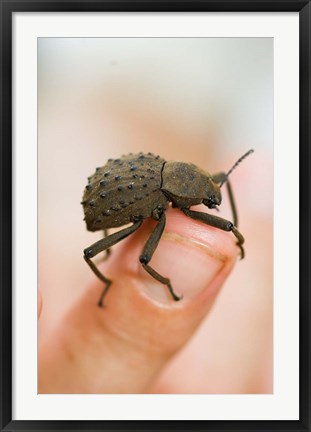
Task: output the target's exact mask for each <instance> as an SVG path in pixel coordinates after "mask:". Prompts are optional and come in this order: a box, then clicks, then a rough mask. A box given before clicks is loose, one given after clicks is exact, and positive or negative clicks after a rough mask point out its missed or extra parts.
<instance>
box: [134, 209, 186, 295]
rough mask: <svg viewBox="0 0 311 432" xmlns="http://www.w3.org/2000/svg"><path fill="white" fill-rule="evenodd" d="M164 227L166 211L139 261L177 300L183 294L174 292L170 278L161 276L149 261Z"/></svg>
mask: <svg viewBox="0 0 311 432" xmlns="http://www.w3.org/2000/svg"><path fill="white" fill-rule="evenodd" d="M164 227H165V213H162V215H161V216H160V219H159V222H158V224H157V225H156V227H155V229H154V230H153V231H152V233H151V235H150V237H149V238H148V240H147V242H146V244H145V246H144V249H143V251H142V254H141V255H140V257H139V261H140V262H141V264H142V266H143V268H144V269H145V270H146V272H148V273H149V274H150V275H151V276H152V277H153V278H155V279H156V280H157V281H159V282H161V283H163V284H164V285H166V286H167V287H168V289H169V292H170V293H171V295H172V297H173V299H174V300H176V301H177V300H180V299H181V298H182V296H178V295H177V294H175V293H174V290H173V287H172V285H171V282H170V280H169V279H168V278H166V277H163V276H161V275H160V274H159V273H157V272H156V271H155V270H154V269H153V268H152V267H150V266H149V265H148V263H149V261H150V260H151V258H152V255H153V254H154V251H155V250H156V248H157V246H158V244H159V241H160V238H161V236H162V234H163V231H164Z"/></svg>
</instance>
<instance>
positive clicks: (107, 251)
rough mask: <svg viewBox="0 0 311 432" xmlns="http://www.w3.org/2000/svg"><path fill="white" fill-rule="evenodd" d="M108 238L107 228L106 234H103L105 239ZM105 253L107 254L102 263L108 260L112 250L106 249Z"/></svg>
mask: <svg viewBox="0 0 311 432" xmlns="http://www.w3.org/2000/svg"><path fill="white" fill-rule="evenodd" d="M106 237H108V230H107V228H105V229H104V232H103V238H106ZM105 252H106V253H105V256H103V258H102V261H106V260H107V259H108V257H109V255H110V254H111V248H108V249H106V250H105Z"/></svg>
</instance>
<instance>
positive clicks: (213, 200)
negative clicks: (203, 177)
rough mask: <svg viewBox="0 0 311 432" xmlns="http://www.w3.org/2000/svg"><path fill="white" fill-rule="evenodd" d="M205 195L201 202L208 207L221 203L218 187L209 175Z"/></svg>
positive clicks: (214, 206) (212, 207)
mask: <svg viewBox="0 0 311 432" xmlns="http://www.w3.org/2000/svg"><path fill="white" fill-rule="evenodd" d="M206 195H207V198H205V199H203V204H204V205H206V206H207V207H208V208H209V209H214V208H216V207H217V206H219V205H220V204H221V199H222V197H221V192H220V187H219V186H218V185H217V184H216V183H214V182H213V180H212V179H211V178H210V177H209V178H208V181H207V189H206Z"/></svg>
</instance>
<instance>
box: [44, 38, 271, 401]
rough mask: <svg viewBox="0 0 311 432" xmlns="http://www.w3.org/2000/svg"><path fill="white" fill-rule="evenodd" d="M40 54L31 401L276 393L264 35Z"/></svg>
mask: <svg viewBox="0 0 311 432" xmlns="http://www.w3.org/2000/svg"><path fill="white" fill-rule="evenodd" d="M37 50H38V69H37V71H38V286H39V315H40V318H39V327H38V329H39V340H38V344H39V345H38V347H39V357H38V373H39V375H38V393H39V394H71V393H79V394H81V393H82V394H88V393H91V394H133V393H135V394H137V393H138V394H146V393H151V394H269V393H272V392H273V374H272V362H273V356H272V352H273V350H272V340H273V339H272V336H273V326H272V323H273V313H272V296H273V283H272V268H273V259H272V251H273V246H272V233H273V232H272V217H273V193H272V191H273V38H251V37H250V38H248V37H241V38H227V37H224V38H206V37H202V38H182V37H172V38H166V37H163V38H144V37H142V38H134V37H129V38H124V37H120V38H91V37H90V38H83V37H82V38H79V37H77V38H61V37H57V38H53V37H51V38H44V37H43V38H40V37H39V38H38V40H37ZM246 156H247V157H246ZM244 240H245V241H244Z"/></svg>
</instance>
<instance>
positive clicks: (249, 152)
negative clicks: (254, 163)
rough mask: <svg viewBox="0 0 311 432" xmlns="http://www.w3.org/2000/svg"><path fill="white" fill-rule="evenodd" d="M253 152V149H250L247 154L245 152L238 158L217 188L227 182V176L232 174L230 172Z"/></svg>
mask: <svg viewBox="0 0 311 432" xmlns="http://www.w3.org/2000/svg"><path fill="white" fill-rule="evenodd" d="M253 152H254V150H253V149H250V150H248V152H246V153H245V154H244V155H243V156H241V157H240V159H238V160H237V161H236V163H235V164H234V165H233V167H232V168H231V169H230V170H229V171H228V172H227V174H226V176H225V178H224V180H223V181H222V182H221V183H220V186H219V187H221V186H222V185H223V184H224V183H225V182H226V181H227V180H228V177H229V175H230V174H231V173H232V171H233V170H234V169H235V168H236V167H237V166H238V165H239V163H241V162H242V160H243V159H245V158H246V157H247V156H248V155H250V154H251V153H253Z"/></svg>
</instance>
